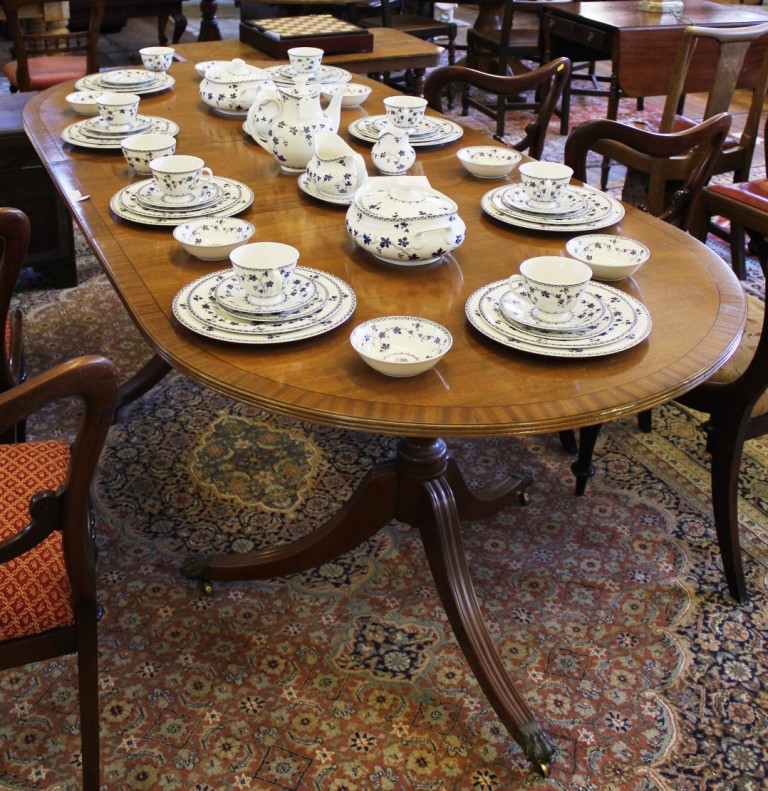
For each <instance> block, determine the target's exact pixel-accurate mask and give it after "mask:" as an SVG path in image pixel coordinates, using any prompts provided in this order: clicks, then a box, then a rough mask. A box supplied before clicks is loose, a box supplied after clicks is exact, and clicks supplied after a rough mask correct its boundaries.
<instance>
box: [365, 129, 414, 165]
mask: <svg viewBox="0 0 768 791" xmlns="http://www.w3.org/2000/svg"><path fill="white" fill-rule="evenodd" d="M415 161H416V151H415V150H414V148H413V146H412V145H411V144H410V142H409V140H408V132H407V131H406V130H405V129H398V128H397V127H396V126H393V125H392V124H390V123H389V122H387V123H385V124H384V126H383V127H382V129H381V132H380V133H379V139H378V140H377V141H376V142H375V143H374V145H373V148H372V149H371V162H373V164H374V165H376V168H377V169H378V170H379V172H381V173H384V174H386V175H388V176H399V175H401V174H403V173H405V171H406V170H408V168H409V167H410V166H411V165H412V164H413V163H414V162H415Z"/></svg>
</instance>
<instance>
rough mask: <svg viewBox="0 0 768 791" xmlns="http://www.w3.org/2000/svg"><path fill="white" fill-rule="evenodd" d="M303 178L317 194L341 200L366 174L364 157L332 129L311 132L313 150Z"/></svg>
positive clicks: (363, 179)
mask: <svg viewBox="0 0 768 791" xmlns="http://www.w3.org/2000/svg"><path fill="white" fill-rule="evenodd" d="M306 178H307V182H308V186H309V187H310V189H312V190H314V191H315V192H317V193H318V194H319V195H320V197H324V198H329V199H330V200H345V199H347V198H350V199H351V197H352V196H353V195H354V194H355V191H356V190H357V189H358V188H359V187H361V186H362V185H363V184H364V183H365V181H366V179H367V178H368V172H367V171H366V169H365V160H364V159H363V157H362V155H361V154H358V153H357V152H356V151H354V150H353V149H352V148H350V146H349V145H348V144H347V142H346V141H345V140H343V139H342V138H341V137H339V136H338V135H337V134H336V133H335V132H328V131H325V130H323V131H321V132H316V133H315V153H314V155H313V156H312V159H310V160H309V162H308V163H307V176H306Z"/></svg>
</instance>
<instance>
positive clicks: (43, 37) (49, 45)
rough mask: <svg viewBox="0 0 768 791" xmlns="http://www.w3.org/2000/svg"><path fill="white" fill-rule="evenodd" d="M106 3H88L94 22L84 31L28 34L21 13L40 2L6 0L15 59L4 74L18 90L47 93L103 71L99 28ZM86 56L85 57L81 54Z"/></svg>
mask: <svg viewBox="0 0 768 791" xmlns="http://www.w3.org/2000/svg"><path fill="white" fill-rule="evenodd" d="M104 2H105V0H88V4H89V6H90V21H89V24H88V29H87V30H85V31H82V32H66V31H65V32H61V33H50V32H48V33H28V32H26V30H25V27H24V24H23V21H21V20H20V19H19V11H20V9H21V8H23V7H24V6H29V5H38V6H39V5H40V3H39V0H2V7H3V11H4V12H5V18H6V24H7V26H8V32H9V34H10V37H11V42H12V44H13V53H14V56H15V58H16V59H15V60H12V61H9V62H8V63H6V64H4V66H3V73H4V74H5V76H6V77H7V79H8V81H9V82H10V83H11V90H12V91H13V92H15V91H44V90H45V89H46V88H50V87H51V86H53V85H58V84H59V83H62V82H66V81H67V80H76V79H79V78H80V77H84V76H85V75H86V74H93V73H94V72H97V71H98V70H99V29H100V27H101V20H102V18H103V16H104ZM77 53H84V54H77Z"/></svg>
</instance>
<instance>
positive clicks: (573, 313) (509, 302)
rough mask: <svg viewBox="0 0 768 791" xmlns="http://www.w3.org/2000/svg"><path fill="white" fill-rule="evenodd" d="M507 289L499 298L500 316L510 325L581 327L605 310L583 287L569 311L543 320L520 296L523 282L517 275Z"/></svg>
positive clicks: (561, 328) (550, 328)
mask: <svg viewBox="0 0 768 791" xmlns="http://www.w3.org/2000/svg"><path fill="white" fill-rule="evenodd" d="M510 280H511V281H512V282H511V283H510V289H509V291H507V292H506V293H505V294H503V295H502V296H501V298H500V299H499V310H500V311H501V314H502V316H504V318H505V319H507V320H508V321H511V322H512V323H513V324H522V325H524V326H526V327H535V328H536V329H537V330H557V331H559V332H563V331H568V330H582V329H585V328H588V327H590V326H592V325H594V324H596V323H598V322H599V321H600V319H601V317H602V315H603V313H604V311H605V304H604V303H603V302H602V300H600V299H598V298H597V297H596V296H595V294H594V293H592V291H591V290H590V289H589V286H587V288H585V289H584V291H583V292H582V294H581V296H580V297H579V299H578V300H577V301H576V304H575V306H574V307H573V309H572V310H569V311H568V312H567V313H561V314H558V317H557V318H556V319H555V320H554V321H553V320H552V319H542V318H541V311H537V310H536V308H535V307H534V306H533V305H531V303H530V302H529V301H528V300H527V299H526V298H525V296H524V295H523V294H524V292H523V283H522V280H521V279H520V277H519V276H517V275H513V276H512V278H510Z"/></svg>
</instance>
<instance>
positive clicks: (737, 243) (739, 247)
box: [730, 220, 747, 280]
mask: <svg viewBox="0 0 768 791" xmlns="http://www.w3.org/2000/svg"><path fill="white" fill-rule="evenodd" d="M730 237H731V266H732V267H733V271H734V272H735V274H736V277H738V278H739V280H746V279H747V261H746V249H747V238H746V234H745V233H744V226H742V225H739V224H737V223H735V222H733V220H731V232H730Z"/></svg>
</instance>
